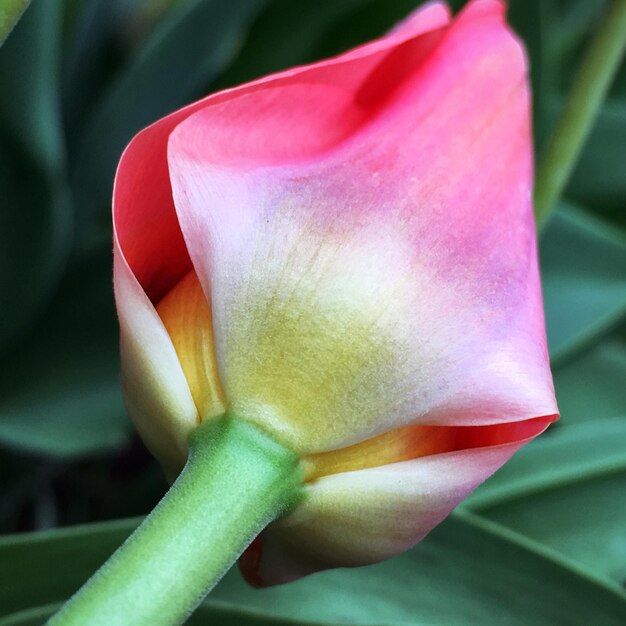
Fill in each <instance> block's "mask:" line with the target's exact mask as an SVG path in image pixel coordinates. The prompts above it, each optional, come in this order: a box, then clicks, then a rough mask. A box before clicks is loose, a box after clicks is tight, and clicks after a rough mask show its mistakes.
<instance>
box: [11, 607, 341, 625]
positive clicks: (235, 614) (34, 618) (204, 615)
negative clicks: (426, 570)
mask: <svg viewBox="0 0 626 626" xmlns="http://www.w3.org/2000/svg"><path fill="white" fill-rule="evenodd" d="M61 606H62V604H47V605H45V606H42V607H36V608H34V609H27V610H25V611H18V612H17V613H12V614H11V615H7V616H6V617H5V618H0V626H41V625H42V624H43V623H44V622H45V621H46V620H47V619H48V618H50V617H52V616H53V615H54V614H55V613H56V612H57V611H58V610H59V609H60V608H61ZM185 624H186V625H187V626H208V625H209V624H215V625H216V626H218V625H219V626H320V624H322V622H317V621H316V622H309V621H306V622H303V621H302V620H298V621H294V620H292V619H289V618H285V619H278V618H276V617H273V616H272V617H263V616H262V615H258V614H256V613H251V612H248V611H246V610H245V609H240V608H235V607H231V606H220V605H219V603H212V604H203V605H201V606H199V607H198V609H197V610H196V611H195V612H194V613H193V614H192V615H191V617H189V619H187V621H186V622H185ZM323 626H329V623H328V622H324V623H323ZM330 626H332V624H331V625H330ZM336 626H340V624H337V625H336Z"/></svg>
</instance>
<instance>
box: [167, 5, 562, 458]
mask: <svg viewBox="0 0 626 626" xmlns="http://www.w3.org/2000/svg"><path fill="white" fill-rule="evenodd" d="M431 10H432V9H431ZM503 13H504V11H503V6H502V4H501V3H500V2H495V1H492V0H482V1H481V0H477V1H476V2H473V3H471V4H470V5H469V6H468V7H467V8H466V10H465V11H463V13H462V14H461V15H460V16H459V17H458V18H457V20H456V21H455V22H454V23H453V24H452V25H451V26H450V27H449V28H442V29H438V30H436V31H432V32H429V33H427V34H423V35H421V36H414V37H412V38H408V39H407V40H405V41H400V40H399V37H400V35H402V36H405V35H406V32H405V30H404V29H402V28H401V29H400V31H399V33H398V34H396V35H393V34H392V35H391V36H390V37H389V38H388V39H387V40H383V41H387V43H389V44H390V45H389V47H388V48H386V49H385V50H384V53H383V52H375V53H373V54H370V55H369V56H358V55H357V54H356V53H349V54H348V55H346V56H345V57H339V58H338V59H335V60H331V61H329V62H327V63H325V64H320V65H316V66H312V67H310V68H305V69H302V70H300V71H297V72H295V73H293V74H290V75H289V76H287V77H286V76H285V75H280V76H278V77H274V78H269V79H267V80H266V81H265V82H264V83H263V85H262V88H261V87H259V86H257V87H254V88H252V87H249V88H248V89H243V90H240V91H238V92H229V93H228V94H227V97H224V98H221V99H220V98H216V99H215V100H213V101H212V102H211V106H206V107H205V108H203V109H202V110H200V111H198V112H197V113H194V114H193V115H191V116H190V117H189V118H188V119H187V120H186V121H185V122H183V123H181V124H180V125H179V126H178V127H177V128H176V130H175V131H174V132H173V133H172V135H171V137H170V141H169V164H170V175H171V181H172V186H173V194H174V198H175V203H176V210H177V212H178V215H179V220H180V224H181V228H182V230H183V233H184V237H185V240H186V242H187V246H188V250H189V253H190V256H191V258H192V261H193V264H194V267H195V269H196V271H197V273H198V275H199V278H200V281H201V282H202V284H203V287H204V289H205V292H206V293H207V294H209V293H210V296H211V302H212V309H213V314H214V320H215V331H216V350H217V357H218V363H219V366H220V373H221V375H222V379H223V380H222V382H223V386H224V389H225V393H226V397H227V398H228V399H229V402H230V407H231V409H232V411H233V412H234V413H236V414H238V415H240V416H243V417H245V418H246V419H250V420H253V421H254V420H256V421H258V422H259V424H260V425H262V427H263V428H266V429H268V430H270V432H273V433H274V434H275V436H277V437H278V438H279V439H281V440H282V441H283V442H285V443H286V444H287V445H289V446H290V447H292V448H293V449H294V450H296V451H297V452H299V453H311V452H322V451H325V450H330V449H334V448H338V447H342V446H346V445H350V444H352V443H355V442H357V441H361V440H363V439H365V438H368V437H371V436H373V435H375V434H377V433H380V432H384V431H387V430H389V429H392V428H397V427H400V426H403V425H405V424H408V423H428V424H452V425H454V424H457V425H460V424H488V423H497V422H509V421H519V420H526V419H530V418H533V417H538V416H544V415H546V416H548V415H553V414H555V413H556V411H557V409H556V405H555V400H554V394H553V388H552V382H551V376H550V371H549V363H548V357H547V351H546V347H545V334H544V322H543V312H542V305H541V290H540V285H539V275H538V269H537V257H536V245H535V234H534V224H533V218H532V208H531V190H532V163H531V152H532V151H531V143H530V129H529V110H528V109H529V102H528V99H529V98H528V87H527V76H526V63H525V59H524V56H523V53H522V51H521V49H520V46H519V44H518V43H517V41H516V40H515V38H514V37H513V35H512V34H511V32H510V31H509V30H508V29H507V28H506V26H505V25H504V17H503ZM377 45H379V44H371V47H372V49H375V48H376V46H377ZM361 50H363V49H361ZM359 54H361V53H359ZM253 91H254V93H253Z"/></svg>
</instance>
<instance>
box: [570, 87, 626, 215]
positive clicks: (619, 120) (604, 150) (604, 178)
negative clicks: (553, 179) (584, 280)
mask: <svg viewBox="0 0 626 626" xmlns="http://www.w3.org/2000/svg"><path fill="white" fill-rule="evenodd" d="M625 146H626V101H624V100H617V99H614V100H609V101H608V102H607V103H606V104H605V105H604V107H603V109H602V111H601V112H600V115H599V117H598V119H597V121H596V123H595V125H594V128H593V131H592V132H591V136H590V137H589V140H588V141H587V144H586V145H585V148H584V149H583V151H582V154H581V156H580V160H579V162H578V165H577V167H576V169H575V171H574V174H573V175H572V177H571V179H570V183H569V186H568V188H567V195H568V197H570V198H572V199H573V200H575V201H577V202H579V203H581V204H583V205H584V206H588V207H590V208H593V209H594V210H596V211H598V212H601V213H602V214H603V215H606V216H607V217H611V218H612V219H614V220H616V221H617V222H618V223H619V224H621V226H623V227H626V216H625V213H624V198H625V197H626V176H624V166H623V164H624V159H625V158H626V147H625Z"/></svg>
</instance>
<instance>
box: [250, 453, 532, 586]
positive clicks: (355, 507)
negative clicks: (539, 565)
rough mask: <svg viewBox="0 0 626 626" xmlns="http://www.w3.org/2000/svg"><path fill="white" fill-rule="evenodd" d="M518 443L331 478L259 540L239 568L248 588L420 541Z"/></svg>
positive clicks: (383, 555)
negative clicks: (250, 585) (249, 585)
mask: <svg viewBox="0 0 626 626" xmlns="http://www.w3.org/2000/svg"><path fill="white" fill-rule="evenodd" d="M522 445H523V442H518V443H515V444H510V445H506V446H499V447H494V448H482V449H473V450H462V451H458V452H450V453H447V454H437V455H434V456H426V457H422V458H420V459H415V460H413V461H405V462H403V463H395V464H392V465H386V466H383V467H374V468H370V469H366V470H360V471H356V472H346V473H342V474H333V475H331V476H327V477H325V478H322V479H320V480H318V481H317V482H315V483H313V484H312V485H310V486H309V487H308V490H307V494H306V495H307V497H306V499H305V500H304V502H303V503H302V504H301V505H299V506H298V508H297V509H296V510H295V511H294V512H293V513H292V514H290V515H288V516H286V517H284V518H282V519H281V520H279V521H278V522H276V523H275V524H273V525H272V526H270V527H269V528H268V529H266V530H265V531H264V533H263V534H262V535H261V539H260V541H259V540H257V542H258V543H257V544H256V545H255V547H254V549H253V550H252V551H250V552H248V553H247V554H245V555H244V556H243V557H242V559H241V561H240V566H241V569H242V572H243V574H244V576H245V577H246V579H247V580H248V581H249V582H250V583H251V584H253V585H255V586H267V585H274V584H279V583H284V582H288V581H290V580H295V579H297V578H300V577H301V576H305V575H307V574H311V573H313V572H315V571H318V570H322V569H326V568H330V567H354V566H359V565H367V564H369V563H375V562H378V561H382V560H384V559H387V558H390V557H392V556H395V555H396V554H400V553H401V552H404V551H405V550H407V549H409V548H410V547H412V546H413V545H415V544H416V543H417V542H418V541H420V540H421V539H422V538H423V537H424V536H425V535H426V534H427V533H428V532H429V531H430V530H432V529H433V528H434V527H435V526H436V525H437V524H439V523H440V522H441V521H442V520H443V519H444V518H445V517H446V516H447V515H448V514H449V513H450V511H452V509H453V508H454V507H455V506H456V505H457V504H458V503H459V502H461V501H462V500H463V499H464V498H466V497H467V495H468V494H469V493H470V492H471V491H472V490H473V489H475V488H476V487H477V486H478V485H479V484H480V483H481V482H483V481H484V480H485V479H486V478H487V477H489V476H490V475H491V474H492V473H493V472H495V471H496V470H497V469H498V468H499V467H500V466H501V465H502V464H503V463H505V462H506V460H508V459H509V457H510V456H511V455H512V454H513V453H514V452H515V451H516V450H517V449H518V448H520V447H521V446H522Z"/></svg>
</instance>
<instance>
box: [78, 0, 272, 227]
mask: <svg viewBox="0 0 626 626" xmlns="http://www.w3.org/2000/svg"><path fill="white" fill-rule="evenodd" d="M264 1H265V0H230V1H229V2H223V1H222V0H189V1H188V2H183V3H180V4H178V5H176V7H174V9H172V11H171V12H170V13H168V16H167V18H166V19H164V20H162V21H161V22H160V23H159V25H158V26H157V28H155V30H154V31H153V33H152V34H151V36H150V37H149V38H148V40H147V41H146V43H145V45H144V46H143V47H142V48H141V49H140V50H139V51H138V53H137V55H136V57H135V58H134V59H133V60H132V61H131V62H130V64H129V66H128V67H127V68H126V69H125V70H124V71H123V72H122V73H121V75H120V76H119V77H118V78H117V79H116V80H115V81H114V83H113V85H112V86H111V88H110V90H109V91H108V93H107V94H106V95H105V96H104V97H103V98H102V100H101V102H100V103H99V105H98V107H97V109H96V110H95V111H94V113H93V115H92V116H91V117H90V119H89V120H88V121H87V122H86V125H85V128H84V129H83V131H82V132H81V134H80V141H79V143H78V145H77V147H76V153H75V158H73V159H72V163H73V168H72V176H71V178H72V181H73V182H72V186H73V189H74V191H75V196H76V202H77V205H78V206H80V207H81V209H82V217H83V219H85V220H86V221H87V228H88V230H89V228H93V227H94V224H93V223H92V222H93V220H96V221H97V217H98V213H99V212H101V211H102V210H103V209H106V208H107V207H108V205H109V199H110V196H111V189H112V185H113V175H114V172H115V167H116V164H117V161H118V159H119V157H120V155H121V153H122V150H123V148H124V147H125V145H126V144H127V143H128V142H129V141H130V139H131V138H132V137H133V135H134V134H135V133H136V132H138V131H139V130H140V129H141V128H143V127H144V126H147V125H148V124H150V123H151V122H153V121H155V120H156V119H158V118H160V117H162V116H163V115H165V114H167V113H170V112H171V111H172V110H174V109H176V108H178V107H180V106H181V105H183V104H185V103H186V102H188V101H189V100H190V99H191V98H192V97H194V96H197V95H199V94H198V91H199V90H200V89H201V87H202V86H203V85H205V84H207V83H208V82H209V81H210V80H211V79H212V78H214V77H215V76H216V75H217V74H218V73H219V72H220V71H221V70H222V69H223V68H224V67H225V65H226V64H227V63H229V62H230V61H231V59H232V58H233V56H234V55H235V53H236V52H237V50H238V48H239V46H240V44H241V40H242V38H243V36H244V34H245V32H246V28H247V25H248V23H249V22H250V20H251V19H252V17H253V15H254V14H255V12H256V11H257V10H258V9H259V6H260V5H262V4H263V2H264ZM107 220H108V218H107ZM90 236H92V235H90Z"/></svg>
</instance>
